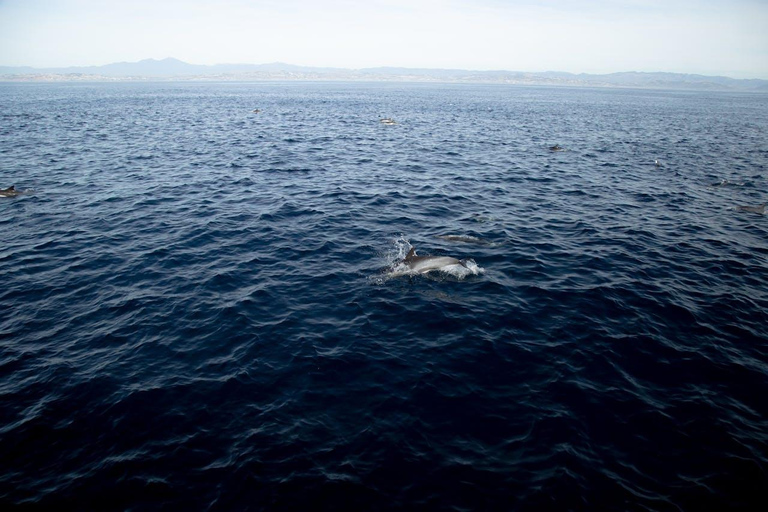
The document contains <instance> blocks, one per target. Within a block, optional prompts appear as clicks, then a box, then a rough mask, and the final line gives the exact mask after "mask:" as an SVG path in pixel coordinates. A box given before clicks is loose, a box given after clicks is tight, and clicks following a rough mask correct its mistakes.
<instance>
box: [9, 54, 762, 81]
mask: <svg viewBox="0 0 768 512" xmlns="http://www.w3.org/2000/svg"><path fill="white" fill-rule="evenodd" d="M168 61H171V62H177V63H180V64H184V65H187V66H196V67H207V68H212V67H217V66H271V65H282V66H289V67H296V68H310V69H314V70H340V71H341V70H343V71H366V70H376V69H402V70H419V71H469V72H476V73H494V72H496V73H501V72H505V73H530V74H548V73H562V74H568V75H573V76H579V75H587V76H609V75H620V74H666V75H682V76H691V77H706V78H724V79H728V80H737V81H768V79H766V78H757V77H750V78H734V77H732V76H728V75H724V74H706V73H691V72H683V71H638V70H622V71H610V72H586V71H578V72H574V71H561V70H556V69H548V70H541V71H530V70H520V69H504V68H492V69H491V68H483V69H472V68H458V67H454V68H448V67H427V66H419V67H414V66H398V65H377V66H366V67H339V66H318V65H308V64H293V63H289V62H284V61H271V62H262V63H253V62H217V63H215V64H195V63H192V62H188V61H184V60H181V59H179V58H176V57H170V56H169V57H164V58H160V59H158V58H154V57H148V58H144V59H140V60H137V61H126V60H123V61H114V62H108V63H106V64H87V65H68V66H30V65H26V64H15V65H14V64H0V68H29V69H32V70H66V69H70V68H101V67H106V66H113V65H119V64H126V65H132V64H141V63H148V62H156V63H162V62H168Z"/></svg>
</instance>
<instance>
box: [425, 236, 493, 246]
mask: <svg viewBox="0 0 768 512" xmlns="http://www.w3.org/2000/svg"><path fill="white" fill-rule="evenodd" d="M436 238H439V239H441V240H446V241H448V242H464V243H468V244H480V245H488V243H489V242H488V240H485V239H483V238H478V237H476V236H472V235H437V237H436Z"/></svg>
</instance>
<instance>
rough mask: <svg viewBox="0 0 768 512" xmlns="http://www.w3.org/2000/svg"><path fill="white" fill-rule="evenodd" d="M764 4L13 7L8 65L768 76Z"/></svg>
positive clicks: (4, 38) (235, 2)
mask: <svg viewBox="0 0 768 512" xmlns="http://www.w3.org/2000/svg"><path fill="white" fill-rule="evenodd" d="M766 27H768V2H766V1H765V0H577V1H568V0H536V1H534V0H508V1H507V0H445V1H440V0H368V1H365V2H361V1H356V0H326V1H313V0H251V1H249V0H226V1H220V2H213V1H204V0H184V1H182V0H167V1H157V0H151V1H150V0H131V1H122V0H118V1H110V2H103V1H101V0H0V65H6V66H34V67H67V66H86V65H100V64H107V63H111V62H121V61H138V60H141V59H145V58H149V57H152V58H165V57H169V56H173V57H176V58H179V59H181V60H184V61H186V62H192V63H195V64H216V63H257V64H258V63H267V62H276V61H279V62H288V63H291V64H298V65H306V66H326V67H345V68H365V67H377V66H398V67H424V68H459V69H474V70H488V69H504V70H515V71H548V70H552V71H568V72H573V73H580V72H584V73H611V72H618V71H649V72H652V71H668V72H680V73H697V74H705V75H724V76H731V77H734V78H764V79H768V30H766Z"/></svg>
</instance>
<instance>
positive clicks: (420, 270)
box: [402, 247, 467, 274]
mask: <svg viewBox="0 0 768 512" xmlns="http://www.w3.org/2000/svg"><path fill="white" fill-rule="evenodd" d="M402 263H404V264H405V265H406V266H407V267H408V268H409V269H410V270H411V271H413V272H416V273H417V274H426V273H427V272H430V271H432V270H442V269H444V268H445V267H449V266H451V265H461V266H462V267H464V268H467V265H466V263H465V262H464V261H463V260H458V259H456V258H452V257H450V256H416V249H414V248H413V247H411V250H410V251H408V254H407V255H406V257H405V259H404V260H403V261H402Z"/></svg>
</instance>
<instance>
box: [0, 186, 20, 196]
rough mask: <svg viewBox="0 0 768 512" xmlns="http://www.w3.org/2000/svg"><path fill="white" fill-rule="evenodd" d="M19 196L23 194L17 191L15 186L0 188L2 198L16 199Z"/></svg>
mask: <svg viewBox="0 0 768 512" xmlns="http://www.w3.org/2000/svg"><path fill="white" fill-rule="evenodd" d="M19 194H21V192H19V191H18V190H16V186H15V185H11V186H10V187H8V188H0V196H2V197H16V196H17V195H19Z"/></svg>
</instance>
